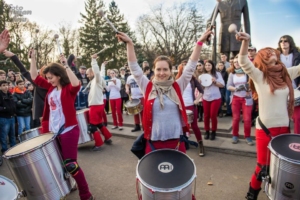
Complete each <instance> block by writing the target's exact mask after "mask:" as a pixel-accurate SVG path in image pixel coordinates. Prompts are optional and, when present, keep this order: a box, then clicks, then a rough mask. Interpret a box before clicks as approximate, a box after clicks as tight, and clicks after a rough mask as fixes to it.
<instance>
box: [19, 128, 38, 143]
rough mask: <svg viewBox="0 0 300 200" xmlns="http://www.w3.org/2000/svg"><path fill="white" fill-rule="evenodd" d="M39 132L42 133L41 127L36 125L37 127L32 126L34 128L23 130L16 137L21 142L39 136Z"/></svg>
mask: <svg viewBox="0 0 300 200" xmlns="http://www.w3.org/2000/svg"><path fill="white" fill-rule="evenodd" d="M41 134H42V132H41V127H38V128H34V129H30V130H28V131H25V132H23V133H22V134H21V135H19V136H18V137H19V140H20V142H23V141H26V140H29V139H31V138H34V137H37V136H40V135H41Z"/></svg>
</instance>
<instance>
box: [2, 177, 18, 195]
mask: <svg viewBox="0 0 300 200" xmlns="http://www.w3.org/2000/svg"><path fill="white" fill-rule="evenodd" d="M0 194H1V199H9V200H13V199H17V197H18V188H17V186H16V184H14V182H13V181H12V180H9V179H8V178H6V177H5V176H1V175H0Z"/></svg>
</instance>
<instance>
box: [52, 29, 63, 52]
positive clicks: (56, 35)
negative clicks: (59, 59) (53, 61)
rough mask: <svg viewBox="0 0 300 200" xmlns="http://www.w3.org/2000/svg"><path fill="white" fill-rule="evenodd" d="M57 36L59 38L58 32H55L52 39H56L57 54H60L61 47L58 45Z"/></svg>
mask: <svg viewBox="0 0 300 200" xmlns="http://www.w3.org/2000/svg"><path fill="white" fill-rule="evenodd" d="M58 38H59V36H58V34H55V35H54V39H55V40H56V44H57V48H58V51H59V54H62V52H61V49H60V45H59V41H58Z"/></svg>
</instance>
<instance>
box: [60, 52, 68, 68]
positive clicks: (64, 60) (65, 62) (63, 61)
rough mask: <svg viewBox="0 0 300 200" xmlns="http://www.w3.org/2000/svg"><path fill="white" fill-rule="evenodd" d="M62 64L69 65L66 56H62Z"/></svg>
mask: <svg viewBox="0 0 300 200" xmlns="http://www.w3.org/2000/svg"><path fill="white" fill-rule="evenodd" d="M59 59H60V63H61V64H63V65H67V64H68V63H67V58H66V57H65V55H64V54H60V58H59Z"/></svg>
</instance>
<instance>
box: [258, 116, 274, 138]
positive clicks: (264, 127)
mask: <svg viewBox="0 0 300 200" xmlns="http://www.w3.org/2000/svg"><path fill="white" fill-rule="evenodd" d="M257 119H258V123H259V125H260V127H261V128H262V129H263V130H264V132H265V133H266V134H267V135H268V136H269V137H272V136H271V133H270V131H269V129H268V128H267V127H266V126H265V125H264V124H263V123H262V121H261V120H260V118H259V116H258V118H257Z"/></svg>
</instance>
